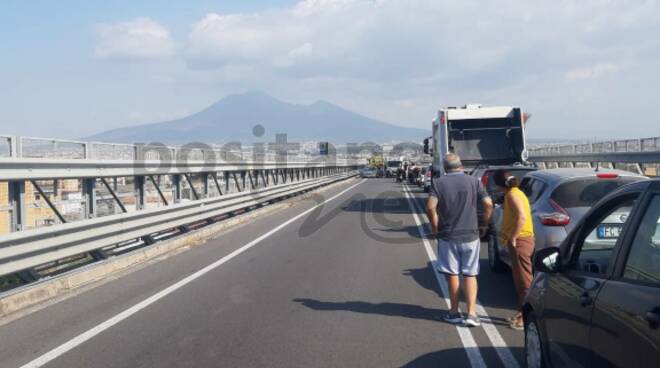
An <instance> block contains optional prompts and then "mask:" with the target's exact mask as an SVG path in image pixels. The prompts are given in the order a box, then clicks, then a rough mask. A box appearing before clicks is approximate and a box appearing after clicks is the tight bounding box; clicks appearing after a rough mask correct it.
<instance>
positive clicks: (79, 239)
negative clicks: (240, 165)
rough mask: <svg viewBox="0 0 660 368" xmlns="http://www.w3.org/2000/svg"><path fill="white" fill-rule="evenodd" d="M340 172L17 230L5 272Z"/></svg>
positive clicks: (8, 241)
mask: <svg viewBox="0 0 660 368" xmlns="http://www.w3.org/2000/svg"><path fill="white" fill-rule="evenodd" d="M351 176H353V175H352V174H340V175H333V176H330V177H325V178H320V179H309V180H304V181H301V182H297V183H289V184H281V185H277V186H273V187H270V188H264V189H261V190H257V191H252V192H246V193H235V194H231V195H227V196H224V197H218V198H210V199H205V200H200V201H195V202H189V203H181V204H177V205H172V206H168V207H162V208H157V209H152V210H144V211H140V212H136V213H125V214H119V215H114V216H107V217H103V218H98V219H92V220H87V221H82V222H77V223H69V224H62V225H57V226H52V227H46V228H41V229H35V230H28V231H23V232H17V233H12V234H9V235H6V236H3V237H2V238H0V276H2V275H7V274H11V273H15V272H18V271H21V270H25V269H29V268H32V267H35V266H38V265H42V264H46V263H49V262H54V261H56V260H59V259H63V258H66V257H70V256H73V255H77V254H81V253H86V252H91V251H97V250H100V249H102V248H104V247H108V246H111V245H114V244H119V243H122V242H125V241H129V240H132V239H136V238H140V237H144V236H147V235H150V234H156V233H159V232H163V231H166V230H170V229H173V228H177V227H181V226H185V225H188V224H193V223H196V222H200V221H206V220H208V219H212V218H214V217H218V216H221V215H225V214H228V213H232V212H235V211H237V210H240V209H245V208H249V207H253V206H256V205H258V204H260V203H264V202H269V201H274V200H276V199H279V198H282V197H287V196H290V195H293V194H296V193H299V192H304V191H308V190H311V189H314V188H317V187H320V186H323V185H327V184H330V183H334V182H337V181H340V180H344V179H346V178H348V177H351Z"/></svg>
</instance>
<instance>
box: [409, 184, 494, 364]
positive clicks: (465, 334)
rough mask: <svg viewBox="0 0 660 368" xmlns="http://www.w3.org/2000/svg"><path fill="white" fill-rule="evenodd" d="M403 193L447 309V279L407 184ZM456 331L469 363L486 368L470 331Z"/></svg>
mask: <svg viewBox="0 0 660 368" xmlns="http://www.w3.org/2000/svg"><path fill="white" fill-rule="evenodd" d="M403 193H404V194H405V196H406V198H407V199H408V203H409V204H410V209H411V210H412V214H413V218H414V219H415V224H417V230H418V232H419V235H420V237H421V238H422V242H423V243H424V249H425V250H426V255H427V256H428V258H429V261H430V262H431V267H432V268H433V274H434V275H435V279H436V280H437V281H438V284H439V285H440V289H441V291H442V295H443V296H444V300H445V303H446V304H447V308H448V309H449V308H450V307H451V304H450V301H449V290H448V287H447V281H446V280H445V278H444V276H441V275H440V274H439V273H438V272H437V270H436V266H435V263H436V261H437V258H436V256H435V252H433V247H432V246H431V243H430V242H429V240H428V239H426V238H425V237H424V225H423V223H422V221H421V220H420V219H419V216H417V212H415V211H417V210H418V207H417V205H416V204H415V201H414V200H413V199H411V195H410V194H409V192H408V186H407V185H406V184H404V190H403ZM456 331H457V332H458V336H459V337H460V339H461V343H463V347H464V348H465V353H466V354H467V356H468V359H469V360H470V365H471V366H472V367H475V368H477V367H478V368H486V367H487V365H486V362H485V361H484V358H483V357H482V356H481V352H480V351H479V346H477V342H476V341H474V337H473V336H472V332H470V330H469V329H468V328H467V327H463V326H458V325H457V326H456Z"/></svg>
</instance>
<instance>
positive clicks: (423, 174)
mask: <svg viewBox="0 0 660 368" xmlns="http://www.w3.org/2000/svg"><path fill="white" fill-rule="evenodd" d="M428 170H429V167H428V166H427V165H424V166H421V167H420V168H419V175H417V181H416V183H415V184H417V186H420V187H421V186H424V178H425V177H426V172H427V171H428Z"/></svg>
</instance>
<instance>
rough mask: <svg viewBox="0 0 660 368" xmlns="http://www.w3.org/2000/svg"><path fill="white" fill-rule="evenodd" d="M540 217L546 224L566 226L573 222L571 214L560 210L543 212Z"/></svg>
mask: <svg viewBox="0 0 660 368" xmlns="http://www.w3.org/2000/svg"><path fill="white" fill-rule="evenodd" d="M539 218H540V219H541V223H542V224H543V225H545V226H566V225H568V224H569V223H570V222H571V217H570V216H568V215H566V214H564V213H559V212H553V213H542V214H540V215H539Z"/></svg>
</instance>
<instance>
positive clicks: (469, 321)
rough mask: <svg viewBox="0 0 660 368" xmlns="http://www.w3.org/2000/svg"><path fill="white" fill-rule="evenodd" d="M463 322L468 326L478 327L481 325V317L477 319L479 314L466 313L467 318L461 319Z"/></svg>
mask: <svg viewBox="0 0 660 368" xmlns="http://www.w3.org/2000/svg"><path fill="white" fill-rule="evenodd" d="M463 324H464V325H466V326H468V327H479V326H481V319H479V316H472V315H468V316H467V318H465V320H463Z"/></svg>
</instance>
